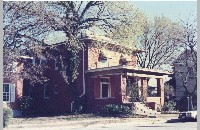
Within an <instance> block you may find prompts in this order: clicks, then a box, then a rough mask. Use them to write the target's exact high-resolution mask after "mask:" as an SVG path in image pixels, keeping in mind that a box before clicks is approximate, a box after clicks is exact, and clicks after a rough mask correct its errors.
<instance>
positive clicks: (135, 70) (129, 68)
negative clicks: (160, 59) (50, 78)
mask: <svg viewBox="0 0 200 130" xmlns="http://www.w3.org/2000/svg"><path fill="white" fill-rule="evenodd" d="M114 70H117V71H120V70H125V71H123V72H126V73H128V72H131V73H136V74H137V73H138V74H149V73H151V74H152V75H171V74H172V73H170V72H168V71H162V70H157V69H148V68H138V67H133V66H113V67H104V68H96V69H91V70H87V71H86V73H95V72H103V71H111V73H112V72H114Z"/></svg>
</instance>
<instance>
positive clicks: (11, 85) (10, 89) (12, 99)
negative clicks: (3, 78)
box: [3, 83, 15, 103]
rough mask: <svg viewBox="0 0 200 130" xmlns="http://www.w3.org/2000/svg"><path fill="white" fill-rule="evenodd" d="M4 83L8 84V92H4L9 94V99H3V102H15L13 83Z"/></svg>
mask: <svg viewBox="0 0 200 130" xmlns="http://www.w3.org/2000/svg"><path fill="white" fill-rule="evenodd" d="M4 84H8V86H9V92H6V93H8V95H9V100H8V101H4V102H7V103H11V102H15V84H12V83H3V85H4ZM3 93H4V92H3Z"/></svg>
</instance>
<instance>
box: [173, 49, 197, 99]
mask: <svg viewBox="0 0 200 130" xmlns="http://www.w3.org/2000/svg"><path fill="white" fill-rule="evenodd" d="M195 53H196V52H195ZM193 58H195V57H194V56H192V54H191V52H190V50H187V49H186V50H184V51H183V52H182V53H181V54H180V55H179V56H178V58H177V59H175V60H174V61H173V63H172V64H173V71H174V78H175V81H176V85H175V91H176V100H177V101H178V102H179V101H180V100H181V99H182V97H183V96H188V95H187V93H186V90H185V88H184V87H183V79H182V78H183V77H187V88H188V90H189V92H192V91H193V90H194V88H195V85H196V74H197V72H196V69H195V68H194V59H193ZM186 60H187V62H188V65H186ZM187 66H189V67H191V72H190V73H189V74H188V76H185V74H186V73H187V71H188V68H187ZM192 66H193V67H192Z"/></svg>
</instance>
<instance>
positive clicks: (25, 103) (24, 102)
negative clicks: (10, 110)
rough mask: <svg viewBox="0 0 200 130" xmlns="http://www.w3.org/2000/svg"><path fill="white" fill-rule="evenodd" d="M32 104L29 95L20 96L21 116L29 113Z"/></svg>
mask: <svg viewBox="0 0 200 130" xmlns="http://www.w3.org/2000/svg"><path fill="white" fill-rule="evenodd" d="M32 106H33V99H32V98H30V97H29V96H22V97H21V98H20V108H21V111H22V115H23V116H27V115H28V114H30V111H31V108H32Z"/></svg>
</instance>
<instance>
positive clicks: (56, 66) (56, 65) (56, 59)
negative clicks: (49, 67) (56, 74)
mask: <svg viewBox="0 0 200 130" xmlns="http://www.w3.org/2000/svg"><path fill="white" fill-rule="evenodd" d="M58 66H59V57H58V56H57V57H56V58H55V70H58Z"/></svg>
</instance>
